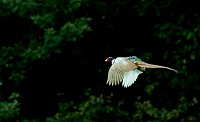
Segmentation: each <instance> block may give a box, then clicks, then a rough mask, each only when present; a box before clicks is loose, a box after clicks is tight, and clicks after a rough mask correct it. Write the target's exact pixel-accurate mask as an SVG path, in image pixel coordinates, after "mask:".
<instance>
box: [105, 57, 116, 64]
mask: <svg viewBox="0 0 200 122" xmlns="http://www.w3.org/2000/svg"><path fill="white" fill-rule="evenodd" d="M113 59H114V58H113V57H108V58H106V60H105V62H110V63H112V61H113Z"/></svg>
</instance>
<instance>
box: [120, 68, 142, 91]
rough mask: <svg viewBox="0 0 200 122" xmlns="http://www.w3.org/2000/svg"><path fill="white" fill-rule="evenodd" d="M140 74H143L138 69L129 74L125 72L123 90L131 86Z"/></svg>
mask: <svg viewBox="0 0 200 122" xmlns="http://www.w3.org/2000/svg"><path fill="white" fill-rule="evenodd" d="M141 73H143V72H142V71H140V70H138V69H134V70H131V71H129V72H125V73H124V79H123V82H122V86H123V87H125V88H127V87H129V86H131V85H132V84H133V83H134V82H135V81H136V79H137V78H138V76H139V74H141Z"/></svg>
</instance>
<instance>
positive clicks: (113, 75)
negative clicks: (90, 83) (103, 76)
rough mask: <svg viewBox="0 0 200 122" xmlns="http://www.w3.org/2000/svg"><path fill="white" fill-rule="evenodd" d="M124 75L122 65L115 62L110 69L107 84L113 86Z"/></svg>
mask: <svg viewBox="0 0 200 122" xmlns="http://www.w3.org/2000/svg"><path fill="white" fill-rule="evenodd" d="M123 77H124V72H123V70H122V69H121V67H120V65H117V63H114V64H113V65H112V66H111V67H110V69H109V71H108V79H107V84H109V85H112V86H113V85H117V84H119V83H120V82H121V81H122V79H123Z"/></svg>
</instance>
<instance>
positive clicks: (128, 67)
mask: <svg viewBox="0 0 200 122" xmlns="http://www.w3.org/2000/svg"><path fill="white" fill-rule="evenodd" d="M105 61H106V62H110V63H111V64H112V66H111V67H110V69H109V71H108V79H107V84H109V85H112V86H113V85H118V84H119V83H120V82H121V81H122V86H123V87H125V88H127V87H129V86H131V85H132V84H133V83H134V82H135V81H136V79H137V78H138V76H139V74H141V73H143V71H144V70H145V68H165V69H168V70H172V71H174V72H176V73H178V71H177V70H175V69H172V68H169V67H165V66H160V65H154V64H148V63H146V62H143V61H141V60H140V59H139V58H137V57H136V56H129V57H117V58H113V57H108V58H107V59H106V60H105Z"/></svg>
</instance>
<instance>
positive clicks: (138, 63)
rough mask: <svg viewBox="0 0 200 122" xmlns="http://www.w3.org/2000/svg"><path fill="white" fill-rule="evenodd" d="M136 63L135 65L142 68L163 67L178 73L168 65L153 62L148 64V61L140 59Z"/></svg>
mask: <svg viewBox="0 0 200 122" xmlns="http://www.w3.org/2000/svg"><path fill="white" fill-rule="evenodd" d="M136 63H137V65H138V66H139V67H143V68H164V69H168V70H172V71H174V72H176V73H178V71H177V70H175V69H172V68H170V67H166V66H160V65H155V64H148V63H145V62H142V61H139V62H136Z"/></svg>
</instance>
